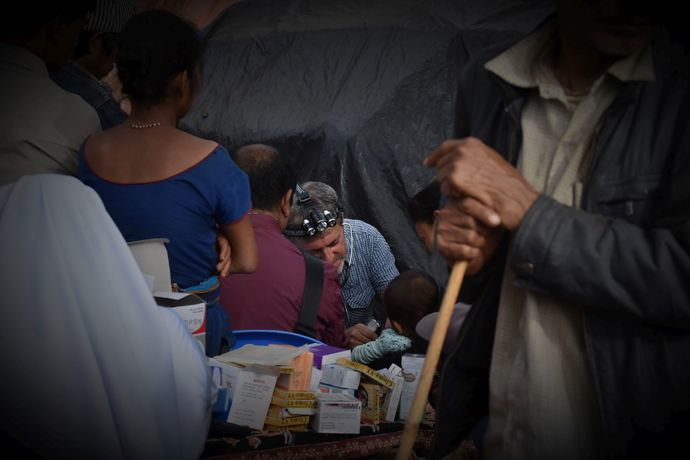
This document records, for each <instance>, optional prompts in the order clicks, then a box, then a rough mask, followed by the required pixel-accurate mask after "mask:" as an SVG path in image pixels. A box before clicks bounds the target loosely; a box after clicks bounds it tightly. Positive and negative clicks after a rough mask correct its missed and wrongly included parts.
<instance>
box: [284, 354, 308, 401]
mask: <svg viewBox="0 0 690 460" xmlns="http://www.w3.org/2000/svg"><path fill="white" fill-rule="evenodd" d="M313 364H314V354H313V353H312V352H310V351H305V352H303V353H301V354H299V355H298V356H295V357H294V358H292V360H291V361H290V366H289V368H290V369H291V370H288V369H286V368H283V369H281V374H280V376H279V377H278V381H277V383H276V386H277V387H279V388H283V389H285V390H288V391H309V388H310V384H311V370H312V367H313ZM285 372H287V373H285Z"/></svg>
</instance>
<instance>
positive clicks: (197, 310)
mask: <svg viewBox="0 0 690 460" xmlns="http://www.w3.org/2000/svg"><path fill="white" fill-rule="evenodd" d="M153 299H154V300H155V301H156V304H157V305H158V306H159V307H166V308H170V309H172V311H174V312H175V313H176V314H177V315H178V316H179V317H180V318H181V319H182V321H184V323H185V324H186V325H187V329H188V330H189V332H190V333H191V334H192V337H194V338H195V339H197V340H198V341H199V343H200V344H201V348H202V349H203V350H205V349H206V303H205V302H204V301H203V300H202V299H201V297H199V296H197V295H194V294H187V293H184V292H168V291H156V292H154V293H153Z"/></svg>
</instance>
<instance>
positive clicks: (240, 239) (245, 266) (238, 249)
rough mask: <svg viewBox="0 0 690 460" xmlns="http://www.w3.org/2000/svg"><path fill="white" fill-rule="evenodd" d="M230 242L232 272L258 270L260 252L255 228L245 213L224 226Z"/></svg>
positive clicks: (223, 229)
mask: <svg viewBox="0 0 690 460" xmlns="http://www.w3.org/2000/svg"><path fill="white" fill-rule="evenodd" d="M222 231H223V234H224V235H225V237H226V238H227V239H228V241H229V242H230V273H251V272H253V271H254V270H256V265H257V263H258V260H259V253H258V250H257V249H256V241H255V240H254V229H253V228H252V223H251V221H250V220H249V215H248V214H245V215H244V217H242V218H241V219H240V220H238V221H236V222H233V223H231V224H225V225H223V226H222Z"/></svg>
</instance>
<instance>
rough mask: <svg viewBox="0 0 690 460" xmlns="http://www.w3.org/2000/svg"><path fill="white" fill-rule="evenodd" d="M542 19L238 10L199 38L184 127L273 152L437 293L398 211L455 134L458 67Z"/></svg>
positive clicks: (398, 5)
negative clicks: (194, 90)
mask: <svg viewBox="0 0 690 460" xmlns="http://www.w3.org/2000/svg"><path fill="white" fill-rule="evenodd" d="M551 11H552V7H551V2H548V1H543V0H542V1H518V0H515V1H510V0H491V1H489V0H485V1H481V2H480V1H464V2H463V1H457V2H451V1H428V0H418V1H411V0H397V1H345V0H338V1H323V0H308V1H289V0H286V1H275V0H250V1H246V2H242V3H239V4H236V5H234V6H232V7H231V8H229V9H228V10H227V11H226V12H225V14H223V15H222V16H221V17H220V18H219V19H218V21H217V22H216V24H215V25H214V26H213V27H212V28H211V29H210V30H209V32H208V36H207V39H208V41H207V47H206V50H205V55H204V61H203V70H202V72H203V86H202V89H201V91H200V94H199V96H198V99H197V101H196V104H195V106H194V108H193V109H192V111H191V112H190V113H189V114H188V115H187V117H186V118H185V119H184V120H183V127H184V128H185V129H187V130H189V131H191V132H194V133H196V134H198V135H200V136H202V137H206V138H210V139H215V140H217V141H218V142H220V143H221V144H223V145H224V146H225V147H227V148H228V149H230V150H231V151H232V150H235V149H236V148H237V147H239V146H241V145H243V144H247V143H256V142H260V143H266V144H270V145H273V146H275V147H277V148H278V149H279V150H280V151H281V152H282V154H284V155H287V156H288V157H289V159H290V161H291V162H292V164H293V166H294V167H295V169H296V171H297V173H298V176H299V178H300V180H301V181H304V180H320V181H323V182H327V183H329V184H330V185H332V186H333V187H334V188H335V189H336V190H337V191H338V193H339V194H340V196H341V200H342V202H343V204H344V207H345V214H346V216H347V217H352V218H357V219H362V220H364V221H366V222H369V223H370V224H372V225H374V226H375V227H377V228H378V229H379V230H380V231H381V233H383V235H384V236H385V237H386V239H387V241H388V242H389V244H390V245H391V248H392V251H393V254H394V255H395V258H396V261H397V264H398V267H399V268H400V269H401V270H404V269H408V268H416V269H421V270H424V271H426V272H428V273H431V274H432V275H433V276H434V277H435V278H436V279H437V280H439V282H443V281H444V280H445V277H446V269H445V266H444V264H443V262H442V261H441V260H440V258H438V257H430V256H429V255H428V254H427V253H426V251H425V250H424V247H423V246H422V244H421V243H420V242H419V241H418V239H417V236H416V234H415V229H414V225H413V223H412V221H411V219H410V217H409V215H408V214H407V209H406V202H407V200H408V199H409V198H410V197H411V196H413V195H414V194H415V193H417V192H418V191H419V190H420V189H421V188H423V187H424V186H425V185H426V184H427V183H429V182H430V181H431V180H432V179H433V171H430V170H427V169H425V168H424V167H423V166H422V160H423V158H424V157H425V156H426V155H427V154H428V153H429V152H431V151H432V150H433V149H434V148H435V147H436V146H437V145H438V144H439V143H440V142H441V141H443V140H444V139H445V138H447V137H449V136H450V135H451V133H452V124H453V115H452V101H453V94H454V91H455V86H456V84H457V79H458V76H459V72H460V69H461V68H462V66H463V64H464V63H465V62H466V61H467V60H468V58H470V57H471V56H472V55H473V54H474V53H476V52H477V51H479V50H480V49H482V48H484V47H487V46H493V45H496V44H498V43H501V42H506V41H508V40H515V39H516V38H517V37H519V36H520V35H523V34H524V33H526V32H528V31H530V30H532V29H533V28H534V27H536V26H537V25H538V24H539V23H540V22H541V21H543V20H544V18H545V17H547V16H548V15H549V14H550V12H551Z"/></svg>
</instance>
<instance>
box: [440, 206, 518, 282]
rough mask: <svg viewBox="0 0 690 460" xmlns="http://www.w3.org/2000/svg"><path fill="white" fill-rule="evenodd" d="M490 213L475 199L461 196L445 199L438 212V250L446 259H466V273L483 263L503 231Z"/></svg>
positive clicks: (498, 241)
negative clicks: (493, 222) (494, 222)
mask: <svg viewBox="0 0 690 460" xmlns="http://www.w3.org/2000/svg"><path fill="white" fill-rule="evenodd" d="M492 212H493V211H491V210H490V209H489V208H487V207H485V206H484V205H482V204H481V203H480V202H478V201H477V200H475V199H474V198H464V199H461V200H457V199H450V200H448V202H447V203H446V205H445V206H444V207H443V209H441V210H439V211H438V213H437V216H436V220H437V224H436V225H437V236H436V238H437V239H436V242H437V244H438V248H439V251H440V253H441V255H442V256H443V257H444V258H445V259H446V260H450V261H461V260H464V261H467V274H468V275H474V274H476V273H477V272H479V271H480V270H481V269H482V268H483V267H484V266H485V265H486V263H487V262H488V261H489V260H490V259H491V257H492V256H493V254H494V252H495V251H496V248H497V247H498V244H499V243H500V241H501V239H502V238H503V234H504V233H505V231H504V229H503V227H500V226H495V225H492V224H491V218H490V215H491V213H492ZM475 215H479V216H481V220H480V219H478V218H475V217H473V216H475Z"/></svg>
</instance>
